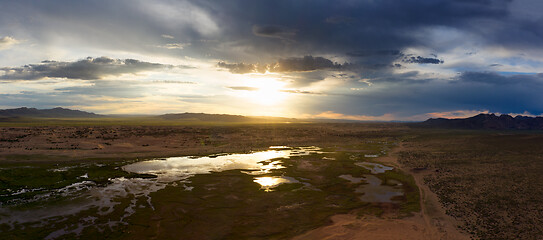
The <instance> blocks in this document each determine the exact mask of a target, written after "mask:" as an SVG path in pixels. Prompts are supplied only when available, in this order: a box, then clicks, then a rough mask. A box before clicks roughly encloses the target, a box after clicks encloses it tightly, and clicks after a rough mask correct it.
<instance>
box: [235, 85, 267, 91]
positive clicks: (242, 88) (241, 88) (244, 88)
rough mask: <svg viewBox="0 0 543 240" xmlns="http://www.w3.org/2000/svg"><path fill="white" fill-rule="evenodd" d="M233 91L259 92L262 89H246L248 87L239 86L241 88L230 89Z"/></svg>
mask: <svg viewBox="0 0 543 240" xmlns="http://www.w3.org/2000/svg"><path fill="white" fill-rule="evenodd" d="M228 88H230V89H232V90H240V91H258V90H260V88H255V87H246V86H239V87H228Z"/></svg>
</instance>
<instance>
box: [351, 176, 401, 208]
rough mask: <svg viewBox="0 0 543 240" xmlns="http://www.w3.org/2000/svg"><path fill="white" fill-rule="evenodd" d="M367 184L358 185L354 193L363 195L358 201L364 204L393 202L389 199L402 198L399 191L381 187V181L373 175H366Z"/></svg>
mask: <svg viewBox="0 0 543 240" xmlns="http://www.w3.org/2000/svg"><path fill="white" fill-rule="evenodd" d="M364 180H365V181H366V183H367V184H364V185H360V186H359V187H358V188H357V189H356V190H355V192H356V193H363V195H362V196H360V200H361V201H364V202H393V201H392V200H391V198H393V197H396V196H403V191H402V190H401V189H398V188H395V187H392V186H387V185H381V184H382V181H381V179H379V178H378V177H376V176H374V175H366V176H365V179H364Z"/></svg>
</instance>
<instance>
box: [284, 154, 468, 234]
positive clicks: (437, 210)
mask: <svg viewBox="0 0 543 240" xmlns="http://www.w3.org/2000/svg"><path fill="white" fill-rule="evenodd" d="M402 149H403V148H402V146H401V145H400V146H399V147H396V148H395V149H394V150H393V151H392V152H391V154H389V155H388V156H387V157H383V158H379V159H377V160H378V161H381V162H383V163H386V164H387V165H393V166H395V167H399V168H402V166H400V164H398V162H397V153H398V152H399V151H401V150H402ZM402 170H404V171H405V169H402ZM410 173H411V174H412V175H413V176H414V178H415V181H416V183H417V185H418V186H419V189H420V193H421V209H422V210H421V212H420V213H415V214H414V215H413V216H411V217H408V218H395V217H394V216H386V214H385V216H383V217H381V218H378V217H374V216H364V217H357V216H356V215H354V214H339V215H335V216H332V218H331V220H332V222H333V223H332V224H331V225H328V226H324V227H320V228H317V229H314V230H311V231H309V232H306V233H304V234H302V235H299V236H297V237H294V238H293V240H314V239H323V240H340V239H341V240H348V239H371V240H385V239H386V240H400V239H401V240H419V239H420V240H426V239H438V240H457V239H458V240H463V239H466V240H467V239H470V237H469V235H468V234H466V233H463V232H460V231H459V230H458V229H457V228H456V226H457V225H458V222H457V221H456V220H455V219H454V218H452V217H450V216H447V215H446V214H445V210H444V209H443V208H442V207H441V204H440V203H439V201H438V198H437V196H436V195H435V194H434V193H432V192H431V191H430V190H429V188H428V187H427V186H426V185H424V181H423V178H424V175H425V174H426V173H425V172H413V171H410Z"/></svg>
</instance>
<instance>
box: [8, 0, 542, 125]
mask: <svg viewBox="0 0 543 240" xmlns="http://www.w3.org/2000/svg"><path fill="white" fill-rule="evenodd" d="M17 107H35V108H40V109H41V108H53V107H65V108H72V109H80V110H85V111H90V112H95V113H101V114H163V113H180V112H205V113H220V114H239V115H251V116H281V117H294V118H334V119H351V120H370V121H390V120H402V121H418V120H424V119H426V118H429V117H468V116H473V115H476V114H478V113H489V112H492V113H504V114H505V113H507V114H523V115H541V114H543V1H540V0H330V1H322V0H229V1H223V0H152V1H151V0H115V1H112V0H92V1H91V0H78V1H73V0H49V1H39V0H34V1H32V0H18V1H11V0H0V108H2V109H5V108H17Z"/></svg>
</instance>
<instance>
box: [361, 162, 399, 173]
mask: <svg viewBox="0 0 543 240" xmlns="http://www.w3.org/2000/svg"><path fill="white" fill-rule="evenodd" d="M355 164H356V165H357V166H360V167H363V168H365V169H368V170H370V171H371V173H372V174H379V173H384V172H385V171H388V170H392V169H394V168H393V167H389V166H385V165H383V164H379V163H371V162H357V163H355Z"/></svg>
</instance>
